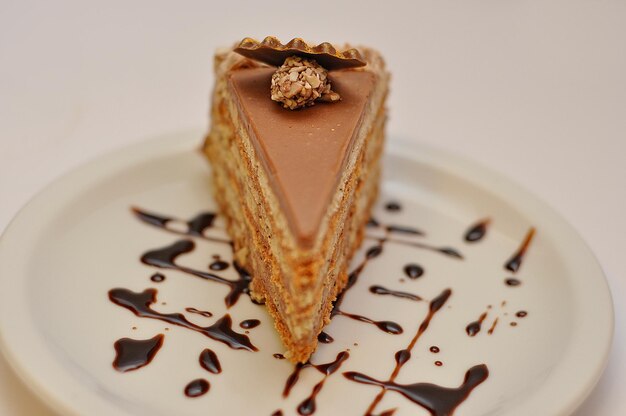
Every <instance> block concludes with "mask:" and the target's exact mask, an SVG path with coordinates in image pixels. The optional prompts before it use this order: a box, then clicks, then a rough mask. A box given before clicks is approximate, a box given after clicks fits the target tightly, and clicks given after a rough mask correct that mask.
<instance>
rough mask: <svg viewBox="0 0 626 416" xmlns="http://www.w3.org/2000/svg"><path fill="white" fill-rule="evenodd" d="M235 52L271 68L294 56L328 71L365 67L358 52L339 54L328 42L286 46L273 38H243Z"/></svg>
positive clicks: (298, 42)
mask: <svg viewBox="0 0 626 416" xmlns="http://www.w3.org/2000/svg"><path fill="white" fill-rule="evenodd" d="M235 52H237V53H238V54H240V55H243V56H245V57H246V58H250V59H254V60H256V61H261V62H264V63H266V64H269V65H273V66H280V65H282V64H283V62H285V60H286V59H287V58H289V57H290V56H294V55H296V56H300V57H303V58H310V59H314V60H315V61H317V63H318V64H320V65H321V66H323V67H324V68H326V69H328V70H333V69H345V68H358V67H361V66H365V65H367V62H365V60H364V59H363V57H362V56H361V54H360V53H359V51H358V50H356V49H354V48H353V49H348V50H345V51H343V52H340V51H338V50H337V49H335V47H334V46H333V45H331V44H330V43H328V42H324V43H320V44H319V45H309V44H307V43H306V42H305V41H304V40H302V39H300V38H294V39H292V40H291V41H289V43H287V44H286V45H283V44H282V43H281V42H280V40H278V39H277V38H275V37H274V36H268V37H266V38H265V39H263V41H261V42H259V41H257V40H255V39H252V38H245V39H243V40H242V41H241V43H239V45H238V46H237V47H236V48H235Z"/></svg>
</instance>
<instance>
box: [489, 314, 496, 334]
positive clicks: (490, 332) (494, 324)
mask: <svg viewBox="0 0 626 416" xmlns="http://www.w3.org/2000/svg"><path fill="white" fill-rule="evenodd" d="M497 325H498V318H496V319H495V320H494V321H493V324H491V328H489V331H487V334H489V335H491V334H493V331H495V330H496V326H497Z"/></svg>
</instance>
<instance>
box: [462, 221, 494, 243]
mask: <svg viewBox="0 0 626 416" xmlns="http://www.w3.org/2000/svg"><path fill="white" fill-rule="evenodd" d="M490 223H491V219H489V218H486V219H484V220H481V221H479V222H477V223H476V224H474V225H472V226H471V227H470V228H469V230H467V232H466V233H465V241H467V242H468V243H475V242H477V241H480V240H482V239H483V238H484V237H485V235H487V227H488V226H489V224H490Z"/></svg>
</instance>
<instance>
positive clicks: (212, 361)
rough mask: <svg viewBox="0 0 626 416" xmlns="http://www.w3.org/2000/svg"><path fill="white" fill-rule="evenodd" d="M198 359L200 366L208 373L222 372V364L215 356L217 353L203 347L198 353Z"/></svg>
mask: <svg viewBox="0 0 626 416" xmlns="http://www.w3.org/2000/svg"><path fill="white" fill-rule="evenodd" d="M198 361H200V366H201V367H202V368H204V369H205V370H206V371H208V372H209V373H213V374H219V373H221V372H222V365H221V364H220V360H219V359H218V358H217V354H215V353H214V352H213V351H212V350H210V349H208V348H205V349H204V350H203V351H202V352H201V353H200V357H199V358H198Z"/></svg>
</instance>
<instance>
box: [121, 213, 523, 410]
mask: <svg viewBox="0 0 626 416" xmlns="http://www.w3.org/2000/svg"><path fill="white" fill-rule="evenodd" d="M387 208H388V209H391V210H399V209H401V207H400V206H399V205H398V207H397V208H396V207H395V206H394V207H391V208H389V206H388V207H387ZM132 211H133V213H134V215H135V216H136V217H137V218H138V219H139V220H141V221H142V222H144V223H146V224H149V225H152V226H154V227H157V228H160V229H163V230H165V231H168V232H171V233H174V234H178V235H185V236H190V237H198V238H202V239H205V240H208V241H213V242H217V243H222V244H228V245H230V246H231V247H232V242H231V241H230V240H226V239H223V238H216V237H210V236H207V235H205V232H206V231H207V230H209V229H211V228H212V227H213V225H214V221H215V218H216V215H215V214H214V213H211V212H204V213H200V214H198V215H196V216H195V217H193V218H191V219H190V220H181V219H178V218H174V217H167V216H162V215H159V214H154V213H150V212H146V211H143V210H140V209H138V208H132ZM172 222H176V223H178V224H180V223H184V224H186V230H184V231H180V228H179V227H171V226H170V225H171V223H172ZM487 224H488V220H487V222H486V224H484V226H483V228H484V230H481V229H480V227H475V228H476V229H475V230H473V232H472V233H471V234H472V235H471V236H470V231H472V230H469V231H468V233H467V235H466V238H468V241H478V240H480V239H481V238H483V237H484V235H485V232H486V226H487ZM477 225H480V224H477ZM368 226H369V227H377V228H381V229H382V230H384V232H385V234H384V237H371V236H366V238H369V239H373V240H376V241H377V244H376V245H374V246H372V247H370V248H369V249H368V250H366V253H365V258H364V259H363V260H362V262H361V263H360V264H359V265H358V266H357V267H356V268H355V269H354V270H353V271H352V272H351V273H350V274H349V278H348V283H347V286H346V288H345V289H344V291H343V292H342V293H341V294H339V295H338V297H337V299H336V301H335V302H334V304H333V310H332V313H331V318H332V317H334V316H337V315H342V316H346V317H348V318H351V319H354V320H357V321H360V322H365V323H369V324H373V325H376V326H377V327H378V328H379V329H381V330H382V331H385V332H387V333H390V334H400V333H402V332H403V329H402V327H401V326H400V325H398V324H397V323H395V322H392V321H375V320H372V319H370V318H367V317H365V316H362V315H357V314H352V313H348V312H344V311H342V310H341V308H340V306H341V304H342V301H343V297H344V296H345V294H346V292H347V291H348V289H350V288H351V287H352V286H354V284H355V283H356V282H357V281H358V278H359V276H360V274H361V273H362V271H363V270H364V268H365V266H366V264H367V263H368V262H369V261H371V260H373V259H375V258H378V257H379V256H380V255H381V254H382V253H383V251H384V246H385V244H386V243H393V244H400V245H405V246H410V247H415V248H419V249H424V250H430V251H435V252H438V253H440V254H443V255H445V256H448V257H451V258H457V259H463V256H462V255H461V254H460V252H459V251H458V250H456V249H454V248H450V247H436V246H432V245H429V244H425V243H422V242H419V241H415V240H413V239H409V238H408V237H411V236H423V235H425V233H424V232H422V231H421V230H419V229H416V228H413V227H404V226H399V225H381V224H380V223H379V222H378V221H376V220H375V219H374V218H372V219H371V220H370V221H369V222H368ZM477 233H478V234H481V235H480V236H478V234H477ZM394 235H397V236H403V235H404V236H406V238H404V239H398V238H394V237H393V236H394ZM533 235H534V229H531V233H529V236H527V238H526V240H525V242H524V243H523V244H522V246H521V247H520V249H519V250H518V253H516V255H514V256H513V257H512V258H511V260H510V261H509V263H507V265H506V266H505V267H507V268H508V269H509V265H512V266H511V267H514V268H515V270H513V269H509V270H511V271H513V272H515V271H517V269H519V266H520V264H521V261H522V258H523V256H524V253H525V251H526V250H527V247H528V245H529V244H530V241H531V240H532V236H533ZM477 236H478V237H477ZM194 248H195V243H194V242H193V241H191V240H189V239H182V240H178V241H176V242H174V243H173V244H171V245H169V246H166V247H163V248H160V249H155V250H151V251H148V252H146V253H145V254H144V255H143V256H142V257H141V260H142V262H143V263H144V264H147V265H149V266H152V267H156V268H160V269H171V270H176V271H180V272H183V273H185V274H189V275H192V276H195V277H198V278H201V279H204V280H209V281H212V282H216V283H220V284H224V285H226V286H228V287H229V288H230V291H229V293H228V294H227V296H226V297H225V299H224V302H225V304H226V307H227V308H230V307H231V306H233V305H235V303H236V302H237V301H238V299H239V298H240V297H241V295H242V294H248V293H249V284H250V281H251V277H250V275H249V274H248V273H247V272H246V271H245V270H244V269H242V268H241V267H239V265H238V264H237V263H236V262H233V266H234V268H235V269H236V271H237V272H238V274H239V278H238V279H237V280H229V279H225V278H223V277H221V276H219V275H217V274H214V273H210V272H205V271H201V270H196V269H193V268H190V267H186V266H182V265H180V264H178V263H177V258H178V257H179V256H180V255H182V254H186V253H189V252H191V251H192V250H193V249H194ZM516 258H517V259H516ZM228 267H229V263H228V262H225V261H222V260H221V259H219V256H214V261H213V262H212V263H210V264H209V269H210V270H211V271H216V272H217V271H222V270H225V269H227V268H228ZM404 272H405V274H406V275H407V276H408V277H409V278H411V279H417V278H419V277H420V276H422V274H423V273H424V270H423V269H422V268H421V266H419V265H417V264H409V265H407V266H405V268H404ZM157 274H159V275H160V273H157ZM157 274H155V275H157ZM156 281H158V280H156ZM507 284H508V283H507ZM370 292H371V293H373V294H376V295H390V296H394V297H400V298H405V299H409V300H413V301H421V300H423V299H422V298H421V297H420V296H418V295H414V294H411V293H407V292H400V291H395V290H390V289H387V288H384V287H382V286H379V285H374V286H371V287H370ZM451 293H452V292H451V290H450V289H446V290H444V291H443V292H442V293H441V294H440V295H439V296H437V297H436V298H435V299H433V300H432V301H431V302H430V304H429V312H428V314H427V316H426V317H425V318H424V319H423V321H422V322H421V324H420V326H419V329H418V330H417V332H416V334H415V335H414V337H413V338H412V340H411V342H410V343H409V345H408V346H407V348H406V349H403V350H400V351H398V352H397V353H396V366H395V368H394V370H393V373H392V374H391V376H390V378H389V380H388V381H379V380H376V379H373V378H371V377H369V376H367V375H364V374H361V373H356V372H347V373H344V376H345V377H346V378H348V379H350V380H352V381H355V382H359V383H363V384H371V385H377V386H380V387H382V390H381V392H380V393H379V394H378V395H377V396H376V398H375V399H374V401H373V402H372V403H371V405H370V407H369V408H368V411H367V415H371V414H372V412H373V411H374V409H375V408H376V406H377V405H378V403H379V402H380V400H382V398H383V396H384V394H385V393H386V391H387V390H393V391H397V392H399V393H400V394H402V395H404V396H405V397H407V398H408V399H409V400H411V401H413V402H415V403H417V404H419V405H420V406H422V407H424V408H425V409H427V410H428V411H430V412H431V414H432V415H434V416H445V415H451V414H452V412H453V411H454V409H456V407H457V406H458V405H459V404H460V403H462V402H463V401H464V400H465V399H466V398H467V397H468V396H469V394H470V393H471V391H472V390H473V389H474V388H475V387H476V386H478V385H479V384H481V383H482V382H483V381H484V380H485V379H486V378H487V376H488V374H489V372H488V370H487V367H486V366H485V365H478V366H475V367H472V368H471V369H470V370H468V371H467V373H466V376H465V381H464V382H463V384H462V385H461V386H459V387H458V388H447V387H441V386H437V385H434V384H429V383H415V384H410V385H403V384H398V383H395V379H396V377H397V375H398V374H399V372H400V370H401V368H402V367H403V365H404V364H405V363H406V362H408V361H409V360H410V359H411V351H412V350H413V348H414V346H415V344H416V343H417V341H418V340H419V338H420V337H421V335H422V334H423V333H424V332H425V331H426V330H427V329H428V327H429V325H430V322H431V320H432V319H433V317H434V316H435V315H436V314H437V312H438V311H439V310H440V309H441V308H442V307H443V306H444V304H445V303H446V302H447V300H448V298H449V297H450V296H451ZM156 294H157V291H156V289H146V290H144V291H143V292H139V293H136V292H132V291H130V290H128V289H119V288H118V289H112V290H111V291H109V298H110V300H111V301H112V302H113V303H115V304H117V305H119V306H122V307H124V308H126V309H129V310H130V311H131V312H133V313H134V314H135V315H137V316H139V317H145V318H151V319H157V320H161V321H164V322H167V323H170V324H173V325H178V326H180V327H184V328H187V329H190V330H192V331H195V332H199V333H201V334H203V335H205V336H207V337H209V338H212V339H214V340H217V341H219V342H222V343H224V344H226V345H228V346H229V347H230V348H233V349H245V350H248V351H257V348H256V347H255V346H254V345H253V344H252V343H251V342H250V339H249V338H248V337H247V336H245V335H243V334H239V333H236V332H234V331H233V330H232V320H231V318H230V316H229V315H228V314H226V315H224V316H223V317H222V318H220V319H218V320H217V321H216V322H215V323H214V324H213V325H211V326H208V327H202V326H199V325H195V324H193V323H192V322H189V321H188V320H187V319H186V318H185V316H184V315H182V314H180V313H170V314H163V313H160V312H157V311H155V310H154V309H152V308H151V305H152V304H154V303H155V302H156ZM186 311H187V312H190V313H199V314H201V315H203V316H206V317H210V316H212V314H211V313H210V312H206V311H205V312H203V311H198V310H197V309H195V308H186ZM483 319H484V318H483ZM481 322H482V321H481ZM258 323H259V321H258V320H245V321H242V322H241V323H240V326H241V327H242V328H244V329H248V328H253V327H255V326H257V325H258ZM496 323H497V319H496ZM493 327H495V323H494V325H493ZM493 327H492V328H493ZM479 330H480V329H479ZM490 331H491V330H490ZM246 333H247V331H246ZM490 333H491V332H490ZM157 337H158V336H157ZM157 337H155V338H157ZM160 337H161V340H160V342H161V344H162V338H163V335H160ZM155 338H153V340H154V339H155ZM318 340H319V342H322V343H330V342H333V338H332V337H331V336H330V335H328V334H326V333H325V332H321V333H320V334H319V335H318ZM120 341H122V340H120ZM145 341H150V340H145ZM118 342H119V341H118ZM116 344H117V343H116ZM161 344H159V346H158V348H160V346H161ZM355 345H357V344H356V343H355ZM116 348H117V347H116ZM158 348H156V351H158ZM434 349H436V351H435V350H434ZM430 350H431V352H434V353H436V352H439V349H438V347H431V349H430ZM156 351H154V354H156ZM154 354H153V355H152V357H153V356H154ZM152 357H151V358H150V360H151V359H152ZM274 357H275V358H278V359H284V358H285V357H284V356H283V355H282V354H274ZM348 357H349V352H348V351H342V352H340V353H339V354H338V355H337V358H336V359H335V360H334V361H332V362H329V363H327V364H319V365H314V364H312V363H310V362H307V363H301V364H297V365H296V366H295V368H294V371H293V372H292V373H291V374H290V376H289V377H288V379H287V380H286V383H285V387H284V390H283V397H287V396H288V395H289V393H290V391H291V389H292V388H293V386H294V385H295V384H296V383H297V381H298V379H299V374H300V371H302V369H304V368H307V367H314V368H315V369H317V370H318V371H319V372H321V373H322V374H323V375H324V377H323V379H322V380H321V381H320V382H318V383H317V384H316V385H315V386H314V387H313V389H312V391H311V394H310V395H309V397H307V398H306V399H305V400H303V401H302V402H301V403H300V404H299V405H298V407H297V411H298V413H299V414H300V415H311V414H313V413H314V412H315V410H316V397H317V395H318V394H319V392H320V391H321V390H322V388H323V386H324V383H325V381H326V379H327V378H328V377H329V376H331V375H332V374H334V373H335V372H337V371H338V370H339V368H340V367H341V365H342V363H343V362H344V361H345V360H347V359H348ZM148 362H149V360H148V361H147V362H146V364H147V363H148ZM199 362H200V365H201V366H202V367H203V368H204V369H206V370H207V371H209V372H211V373H214V374H217V373H219V372H221V371H222V370H221V365H220V362H219V360H218V357H217V355H216V354H215V353H214V352H213V351H212V350H210V349H208V348H207V349H205V350H204V351H202V353H201V354H200V356H199ZM143 365H145V364H143ZM136 368H139V367H136ZM132 369H134V368H132ZM126 371H130V370H126ZM209 388H210V385H209V382H208V381H206V380H204V379H197V380H194V381H192V382H190V383H189V384H188V385H187V386H186V388H185V394H186V395H187V396H189V397H198V396H201V395H203V394H205V393H206V392H207V391H208V390H209ZM395 411H396V409H389V410H386V411H384V412H383V413H381V416H383V415H384V416H391V415H393V414H394V412H395ZM273 415H276V416H278V415H282V411H281V410H277V411H275V412H274V413H273Z"/></svg>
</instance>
